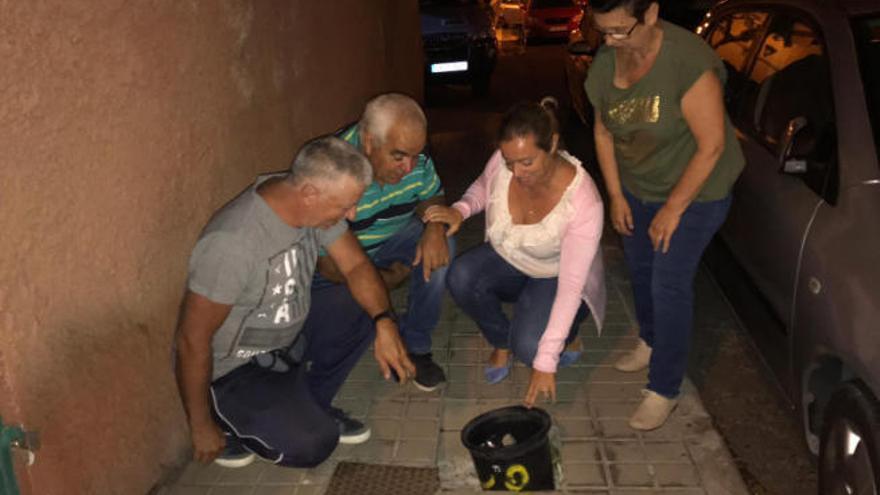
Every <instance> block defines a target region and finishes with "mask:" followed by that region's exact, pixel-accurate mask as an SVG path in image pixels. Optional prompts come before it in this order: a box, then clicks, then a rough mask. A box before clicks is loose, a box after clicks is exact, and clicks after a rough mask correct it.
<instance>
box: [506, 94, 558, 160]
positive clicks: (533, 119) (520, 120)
mask: <svg viewBox="0 0 880 495" xmlns="http://www.w3.org/2000/svg"><path fill="white" fill-rule="evenodd" d="M558 108H559V102H557V101H556V98H553V97H550V96H545V97H544V98H543V99H542V100H541V103H535V102H533V101H521V102H519V103H516V104H515V105H513V106H512V107H510V109H509V110H508V111H507V112H506V113H505V114H504V117H502V119H501V128H500V129H498V142H499V143H503V142H506V141H510V140H511V139H514V138H518V137H526V136H535V144H536V145H537V146H538V147H539V148H541V149H542V150H544V151H550V150H551V149H553V135H554V134H558V133H559V123H558V121H557V120H556V115H555V113H556V110H557V109H558Z"/></svg>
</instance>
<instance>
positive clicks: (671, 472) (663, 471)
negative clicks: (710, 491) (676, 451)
mask: <svg viewBox="0 0 880 495" xmlns="http://www.w3.org/2000/svg"><path fill="white" fill-rule="evenodd" d="M654 474H655V475H656V477H657V483H659V484H660V485H661V486H674V487H681V486H698V485H699V484H700V476H699V475H698V474H697V470H696V469H694V467H693V466H692V465H690V464H654Z"/></svg>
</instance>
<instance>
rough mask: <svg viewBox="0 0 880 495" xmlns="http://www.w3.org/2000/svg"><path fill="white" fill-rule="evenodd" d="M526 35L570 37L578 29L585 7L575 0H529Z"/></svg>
mask: <svg viewBox="0 0 880 495" xmlns="http://www.w3.org/2000/svg"><path fill="white" fill-rule="evenodd" d="M525 14H526V35H527V36H528V37H529V38H563V39H564V38H568V35H569V33H570V32H572V31H574V30H576V29H578V25H579V24H580V22H581V18H582V17H583V15H584V9H583V8H582V7H581V6H580V5H578V4H577V3H575V0H527V1H526V3H525Z"/></svg>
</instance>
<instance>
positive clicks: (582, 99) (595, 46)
mask: <svg viewBox="0 0 880 495" xmlns="http://www.w3.org/2000/svg"><path fill="white" fill-rule="evenodd" d="M601 45H602V34H601V33H599V31H598V30H597V29H596V27H595V25H594V24H593V21H592V16H591V15H590V11H589V9H587V11H586V13H585V15H584V17H583V19H582V20H581V22H580V24H579V25H578V28H577V29H575V30H573V31H571V32H570V33H569V35H568V47H567V49H568V54H567V55H566V57H565V82H566V87H568V94H569V98H570V100H571V108H572V110H574V112H575V114H576V115H577V116H578V118H579V119H580V121H581V122H582V123H584V124H585V125H592V123H593V106H592V105H590V101H589V100H588V99H587V94H586V92H585V91H584V81H586V79H587V72H588V71H589V70H590V64H592V63H593V57H594V56H595V55H596V52H597V51H598V50H599V47H600V46H601Z"/></svg>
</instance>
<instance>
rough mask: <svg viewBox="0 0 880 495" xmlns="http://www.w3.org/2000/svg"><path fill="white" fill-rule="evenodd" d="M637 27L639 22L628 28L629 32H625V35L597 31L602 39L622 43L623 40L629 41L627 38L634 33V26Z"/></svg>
mask: <svg viewBox="0 0 880 495" xmlns="http://www.w3.org/2000/svg"><path fill="white" fill-rule="evenodd" d="M638 25H639V21H636V22H635V24H633V25H632V27H631V28H629V31H627V32H625V33H617V32H615V33H608V32H605V31H602V30H599V34H601V35H602V36H603V37H607V38H611V39H613V40H615V41H623V40H625V39H629V37H630V36H631V35H632V32H633V31H635V29H636V26H638Z"/></svg>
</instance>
